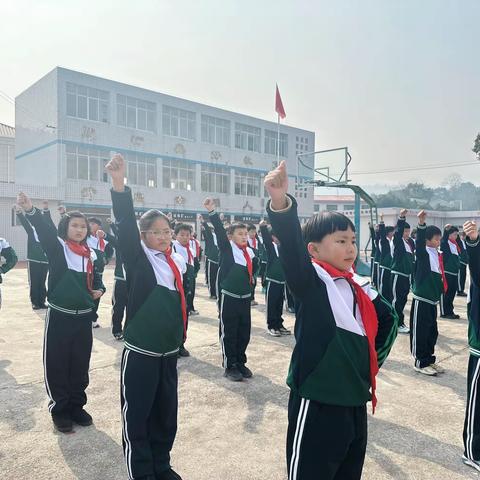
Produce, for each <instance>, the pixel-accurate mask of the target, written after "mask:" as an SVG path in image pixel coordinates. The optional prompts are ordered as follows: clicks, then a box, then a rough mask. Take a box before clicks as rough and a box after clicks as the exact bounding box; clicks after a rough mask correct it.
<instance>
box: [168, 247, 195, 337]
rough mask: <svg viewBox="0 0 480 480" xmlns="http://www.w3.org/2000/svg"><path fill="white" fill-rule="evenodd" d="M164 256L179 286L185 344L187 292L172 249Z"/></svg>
mask: <svg viewBox="0 0 480 480" xmlns="http://www.w3.org/2000/svg"><path fill="white" fill-rule="evenodd" d="M163 254H164V255H165V258H166V260H167V263H168V266H169V267H170V268H171V270H172V272H173V276H174V277H175V283H176V285H177V290H178V293H179V294H180V303H181V305H182V319H183V341H184V342H185V340H186V339H187V302H186V301H185V291H184V289H183V283H182V275H181V274H180V270H179V269H178V267H177V264H176V263H175V261H174V260H173V258H172V247H169V248H168V250H166V251H165V252H163ZM190 255H191V253H190Z"/></svg>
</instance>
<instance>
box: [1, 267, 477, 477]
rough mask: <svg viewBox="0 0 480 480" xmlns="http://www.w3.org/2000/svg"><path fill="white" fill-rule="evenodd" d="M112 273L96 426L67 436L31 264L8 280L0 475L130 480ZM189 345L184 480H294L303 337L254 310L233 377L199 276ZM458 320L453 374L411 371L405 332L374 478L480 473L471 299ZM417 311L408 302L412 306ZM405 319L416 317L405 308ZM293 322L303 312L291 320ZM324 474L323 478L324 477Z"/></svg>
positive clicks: (369, 461)
mask: <svg viewBox="0 0 480 480" xmlns="http://www.w3.org/2000/svg"><path fill="white" fill-rule="evenodd" d="M112 282H113V270H112V269H111V267H107V269H106V272H105V283H106V286H107V288H108V291H107V294H106V295H105V297H104V298H103V299H102V302H101V306H100V318H99V322H100V325H101V327H102V328H99V329H95V330H94V344H93V352H92V360H91V372H90V386H89V388H88V390H87V394H88V405H87V408H88V410H89V412H90V413H91V414H92V416H93V418H94V422H95V423H94V425H93V426H91V427H88V428H81V427H77V428H76V429H75V432H74V433H72V434H69V435H64V434H59V433H56V432H54V431H53V428H52V423H51V420H50V416H49V413H48V410H47V408H46V407H47V396H46V393H45V388H44V384H43V366H42V341H43V326H44V315H45V313H44V311H40V312H38V313H37V312H34V311H32V309H31V308H30V302H29V299H28V279H27V270H26V269H21V268H17V269H14V270H12V271H11V272H9V273H8V275H6V276H5V280H4V283H3V285H2V286H1V289H2V297H3V305H2V310H1V311H0V472H1V478H2V479H3V480H14V479H15V480H17V479H20V480H27V479H35V480H57V479H58V480H71V479H80V480H121V479H126V478H127V475H126V470H125V467H124V462H123V455H122V448H121V438H122V436H121V421H120V409H119V404H120V398H119V364H120V357H121V352H122V344H121V342H117V341H115V340H114V339H113V338H112V336H111V333H110V328H109V327H110V303H109V302H110V295H111V291H112ZM198 283H199V286H198V289H197V292H198V293H197V299H196V308H197V309H198V310H199V311H200V316H197V317H192V318H191V319H190V325H189V339H188V342H187V345H186V346H187V348H188V349H189V350H190V353H191V356H190V357H189V358H184V359H180V360H179V363H178V371H179V415H178V420H179V428H178V434H177V439H176V442H175V445H174V448H173V452H172V465H173V467H174V468H175V469H176V470H177V471H178V472H179V473H180V474H181V475H182V477H183V478H184V480H285V479H286V478H287V476H286V467H285V436H286V435H285V434H286V426H287V402H288V388H287V386H286V385H285V377H286V373H287V368H288V363H289V359H290V355H291V351H292V347H293V344H294V338H293V336H291V337H281V338H275V337H271V336H269V335H268V334H267V333H266V329H265V317H264V310H265V306H264V301H263V298H262V295H261V293H260V289H257V300H258V301H259V303H260V305H259V306H257V307H253V308H252V338H251V343H250V345H249V348H248V351H247V354H248V358H249V361H248V365H249V367H250V368H251V369H252V370H253V372H254V377H253V378H252V379H251V380H249V381H244V382H240V383H232V382H230V381H228V380H226V379H225V378H224V377H223V371H222V369H221V366H220V360H221V356H220V347H219V343H218V321H217V315H216V305H215V303H214V302H213V301H212V300H209V299H208V293H207V290H206V288H205V287H204V286H203V275H200V276H199V282H198ZM455 303H456V311H457V313H459V314H460V315H461V319H460V320H443V319H440V320H439V332H440V335H439V339H438V345H437V355H438V360H439V363H440V364H441V365H442V366H443V367H444V368H445V369H446V373H445V374H443V375H440V376H438V377H435V378H431V377H425V376H422V375H420V374H418V373H416V372H414V370H413V368H412V365H413V362H412V358H411V356H410V353H409V338H408V335H399V337H398V339H397V341H396V344H395V345H394V347H393V350H392V353H391V355H390V357H389V358H388V359H387V361H386V363H385V365H384V367H383V368H382V370H381V372H380V374H379V377H378V385H377V396H378V406H377V412H376V413H375V415H374V416H372V415H371V413H370V412H371V408H370V407H369V445H368V451H367V458H366V461H365V468H364V475H363V478H364V479H367V480H380V479H382V480H384V479H385V480H386V479H394V480H409V479H412V480H439V479H442V480H450V479H451V480H455V479H465V478H466V479H470V478H471V479H473V478H479V476H478V474H477V473H476V472H475V471H473V470H472V469H470V468H469V467H466V466H464V465H463V463H462V461H461V456H462V453H463V447H462V429H463V420H464V410H465V400H466V370H467V362H468V348H467V343H466V339H467V320H466V299H465V298H457V299H456V301H455ZM407 306H408V305H407ZM407 314H408V312H407ZM285 320H286V322H285V323H286V326H287V327H290V328H292V329H293V325H294V316H293V315H291V314H286V315H285ZM320 479H321V477H319V480H320Z"/></svg>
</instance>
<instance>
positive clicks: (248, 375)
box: [237, 365, 253, 378]
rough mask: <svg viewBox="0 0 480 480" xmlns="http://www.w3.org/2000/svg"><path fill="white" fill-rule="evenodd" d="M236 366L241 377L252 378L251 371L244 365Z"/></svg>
mask: <svg viewBox="0 0 480 480" xmlns="http://www.w3.org/2000/svg"><path fill="white" fill-rule="evenodd" d="M237 368H238V370H239V372H240V373H241V374H242V377H243V378H252V376H253V373H252V371H251V370H250V369H249V368H248V367H247V366H246V365H237Z"/></svg>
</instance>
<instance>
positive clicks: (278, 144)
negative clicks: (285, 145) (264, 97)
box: [277, 113, 280, 166]
mask: <svg viewBox="0 0 480 480" xmlns="http://www.w3.org/2000/svg"><path fill="white" fill-rule="evenodd" d="M277 122H278V123H277V166H278V165H279V164H280V114H279V113H277Z"/></svg>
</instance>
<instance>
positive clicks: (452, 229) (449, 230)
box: [448, 225, 459, 235]
mask: <svg viewBox="0 0 480 480" xmlns="http://www.w3.org/2000/svg"><path fill="white" fill-rule="evenodd" d="M458 231H459V230H458V227H456V226H455V225H454V226H452V227H450V228H449V229H448V234H449V235H451V234H452V233H455V232H458Z"/></svg>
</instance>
